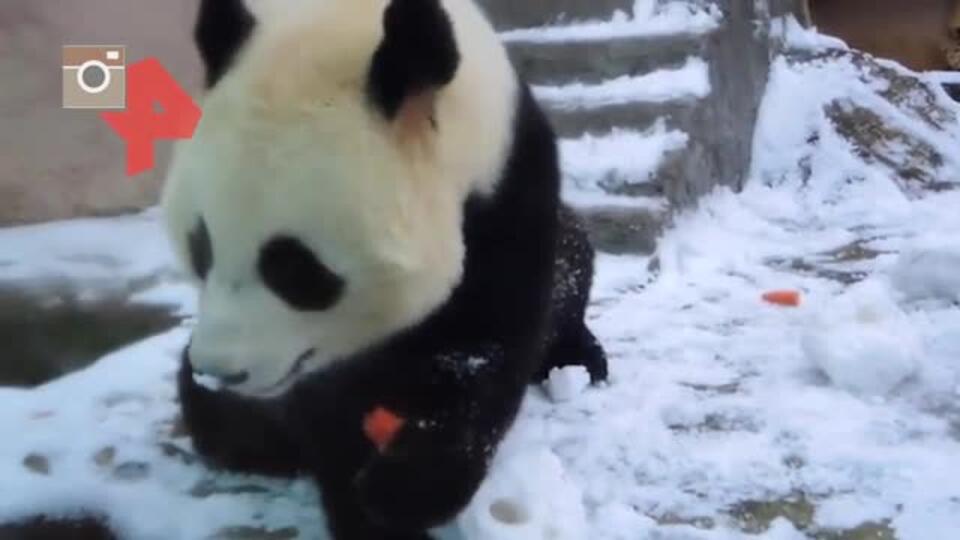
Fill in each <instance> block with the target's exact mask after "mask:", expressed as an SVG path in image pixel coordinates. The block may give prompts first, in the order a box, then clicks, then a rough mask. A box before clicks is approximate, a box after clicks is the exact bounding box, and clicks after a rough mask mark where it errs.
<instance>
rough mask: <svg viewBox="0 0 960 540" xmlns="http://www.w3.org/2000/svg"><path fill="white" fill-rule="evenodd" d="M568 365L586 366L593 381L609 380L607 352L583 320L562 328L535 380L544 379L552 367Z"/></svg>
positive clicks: (548, 350) (596, 382)
mask: <svg viewBox="0 0 960 540" xmlns="http://www.w3.org/2000/svg"><path fill="white" fill-rule="evenodd" d="M566 366H583V367H584V368H586V370H587V373H589V374H590V382H591V383H593V384H599V383H602V382H604V381H606V380H607V374H608V373H607V354H606V352H604V350H603V346H602V345H600V341H599V340H598V339H597V338H596V336H594V335H593V332H591V331H590V329H589V328H587V325H586V324H585V323H584V322H583V321H582V320H581V321H577V322H575V323H571V324H570V325H568V326H567V327H564V328H562V329H560V330H559V331H558V333H557V336H556V338H555V339H554V340H553V342H552V343H551V344H550V346H549V348H548V349H547V353H546V355H544V360H543V364H542V365H541V366H540V369H539V370H538V371H537V374H536V376H535V377H534V380H535V381H537V382H540V381H543V380H544V379H546V378H547V377H548V376H549V375H550V371H551V370H552V369H554V368H562V367H566Z"/></svg>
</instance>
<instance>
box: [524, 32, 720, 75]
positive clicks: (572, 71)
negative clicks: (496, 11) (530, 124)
mask: <svg viewBox="0 0 960 540" xmlns="http://www.w3.org/2000/svg"><path fill="white" fill-rule="evenodd" d="M507 48H508V51H509V53H510V58H511V59H512V60H513V63H514V65H515V66H516V67H517V69H518V71H520V74H521V75H522V76H523V77H524V78H525V79H526V80H527V81H528V82H529V83H531V84H536V85H560V84H563V83H568V82H571V81H580V82H583V83H599V82H601V81H604V80H608V79H615V78H617V77H621V76H624V75H628V76H632V75H641V74H644V73H647V72H651V71H654V70H657V69H666V68H680V67H682V66H683V65H684V64H685V62H686V61H687V59H688V58H690V57H695V56H700V55H702V54H703V49H704V39H703V36H702V35H699V34H674V35H663V36H646V35H636V36H621V37H616V38H613V39H608V40H575V41H510V42H507Z"/></svg>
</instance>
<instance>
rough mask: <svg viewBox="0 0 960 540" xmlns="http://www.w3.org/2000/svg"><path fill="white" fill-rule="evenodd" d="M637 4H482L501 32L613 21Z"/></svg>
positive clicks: (488, 0)
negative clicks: (591, 21)
mask: <svg viewBox="0 0 960 540" xmlns="http://www.w3.org/2000/svg"><path fill="white" fill-rule="evenodd" d="M641 1H643V0H641ZM635 2H636V0H550V1H549V2H545V1H543V0H479V3H480V5H482V6H483V7H484V8H485V9H486V10H487V12H488V13H489V14H490V15H491V18H492V19H493V23H494V25H495V26H496V27H497V28H498V29H501V30H503V29H511V28H528V27H535V26H544V25H548V24H556V23H558V22H571V21H586V20H599V19H610V18H611V17H612V16H613V14H614V13H615V12H617V11H618V10H619V11H622V12H625V13H629V12H631V11H632V9H633V7H634V3H635Z"/></svg>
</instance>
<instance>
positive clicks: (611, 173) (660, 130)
mask: <svg viewBox="0 0 960 540" xmlns="http://www.w3.org/2000/svg"><path fill="white" fill-rule="evenodd" d="M688 141H689V136H688V135H687V134H686V133H684V132H682V131H679V130H671V129H668V128H667V127H666V122H665V121H663V120H662V119H661V120H659V121H657V122H656V124H655V125H654V126H653V127H652V128H651V129H650V130H647V131H645V132H633V131H622V130H614V131H613V132H611V133H610V134H609V135H606V136H602V137H595V136H592V135H585V136H583V137H580V138H578V139H566V140H561V142H560V162H561V169H562V170H563V175H564V189H565V191H566V192H567V193H568V194H570V196H571V197H573V198H576V197H579V198H580V199H581V200H582V199H584V198H585V197H590V196H591V194H593V196H596V195H614V196H621V195H626V196H632V197H649V196H660V195H663V186H662V184H661V182H660V178H659V172H660V170H661V168H663V167H664V166H665V164H668V163H671V162H672V160H673V159H675V156H677V155H678V154H679V153H682V151H683V150H684V149H685V148H686V146H687V143H688Z"/></svg>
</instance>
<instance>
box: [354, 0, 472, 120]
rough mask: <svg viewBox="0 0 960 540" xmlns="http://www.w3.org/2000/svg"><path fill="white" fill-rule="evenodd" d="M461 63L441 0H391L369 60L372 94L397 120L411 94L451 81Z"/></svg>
mask: <svg viewBox="0 0 960 540" xmlns="http://www.w3.org/2000/svg"><path fill="white" fill-rule="evenodd" d="M459 65H460V52H459V51H458V50H457V42H456V38H455V37H454V32H453V25H452V23H451V22H450V17H449V16H448V15H447V12H446V11H444V9H443V6H442V5H441V4H440V0H393V1H392V2H390V5H389V6H387V9H386V11H385V12H384V15H383V41H382V42H381V43H380V46H379V47H378V48H377V50H376V52H375V53H374V55H373V61H372V63H371V65H370V74H369V79H368V81H367V91H368V93H369V97H370V100H371V101H372V102H373V104H374V106H375V107H377V108H378V109H380V111H381V112H382V113H383V114H384V115H385V116H386V117H387V118H388V119H390V120H393V119H394V118H396V116H397V114H398V113H399V111H400V110H401V108H402V107H403V105H404V104H405V103H406V102H407V101H408V100H410V99H412V98H416V97H419V96H421V95H423V94H425V93H429V92H431V91H432V90H436V89H438V88H440V87H443V86H445V85H446V84H448V83H450V81H452V80H453V77H454V75H456V72H457V67H458V66H459Z"/></svg>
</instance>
